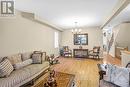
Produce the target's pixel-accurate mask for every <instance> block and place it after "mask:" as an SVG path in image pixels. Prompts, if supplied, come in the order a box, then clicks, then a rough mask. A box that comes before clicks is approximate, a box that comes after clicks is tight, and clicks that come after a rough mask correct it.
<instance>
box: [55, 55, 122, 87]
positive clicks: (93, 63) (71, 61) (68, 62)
mask: <svg viewBox="0 0 130 87" xmlns="http://www.w3.org/2000/svg"><path fill="white" fill-rule="evenodd" d="M59 61H60V64H56V65H54V66H53V69H54V70H55V71H59V72H64V73H70V74H74V75H75V82H76V85H77V87H99V85H98V84H99V75H98V68H97V64H98V63H112V64H116V65H120V60H119V59H117V58H112V57H111V56H110V55H105V56H104V57H103V60H94V59H77V58H59Z"/></svg>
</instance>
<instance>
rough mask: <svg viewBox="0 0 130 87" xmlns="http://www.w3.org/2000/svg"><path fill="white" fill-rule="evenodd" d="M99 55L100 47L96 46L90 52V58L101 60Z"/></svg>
mask: <svg viewBox="0 0 130 87" xmlns="http://www.w3.org/2000/svg"><path fill="white" fill-rule="evenodd" d="M99 54H100V46H95V47H93V50H90V51H89V54H88V56H92V57H93V58H97V57H98V59H99Z"/></svg>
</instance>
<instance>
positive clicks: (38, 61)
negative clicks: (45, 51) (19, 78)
mask: <svg viewBox="0 0 130 87" xmlns="http://www.w3.org/2000/svg"><path fill="white" fill-rule="evenodd" d="M32 60H33V63H34V64H41V63H42V53H33V54H32Z"/></svg>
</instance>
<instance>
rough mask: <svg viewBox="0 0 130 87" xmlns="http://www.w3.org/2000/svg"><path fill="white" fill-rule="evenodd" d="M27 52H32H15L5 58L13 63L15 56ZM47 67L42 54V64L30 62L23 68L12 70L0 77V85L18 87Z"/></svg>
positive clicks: (0, 86) (2, 86) (47, 63)
mask: <svg viewBox="0 0 130 87" xmlns="http://www.w3.org/2000/svg"><path fill="white" fill-rule="evenodd" d="M27 54H30V55H31V54H32V53H31V52H29V53H23V54H16V55H13V56H9V57H7V58H8V59H9V60H10V61H11V62H12V61H13V63H14V61H15V62H16V60H17V59H16V58H17V57H20V56H19V55H27ZM21 57H22V56H21ZM30 57H31V56H30ZM13 59H14V60H13ZM0 60H1V59H0ZM47 69H49V62H48V61H46V60H45V54H44V55H43V56H42V64H30V65H27V66H25V67H23V68H20V69H17V70H14V71H13V72H12V73H11V74H10V75H9V76H8V77H4V78H0V87H20V86H22V85H24V84H26V83H28V82H30V81H32V80H34V78H36V77H37V76H38V75H40V74H42V73H43V72H44V71H46V70H47Z"/></svg>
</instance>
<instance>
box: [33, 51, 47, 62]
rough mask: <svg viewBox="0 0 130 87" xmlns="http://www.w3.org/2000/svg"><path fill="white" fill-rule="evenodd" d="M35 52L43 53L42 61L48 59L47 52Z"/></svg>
mask: <svg viewBox="0 0 130 87" xmlns="http://www.w3.org/2000/svg"><path fill="white" fill-rule="evenodd" d="M34 53H41V54H42V61H45V60H46V52H42V51H34Z"/></svg>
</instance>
